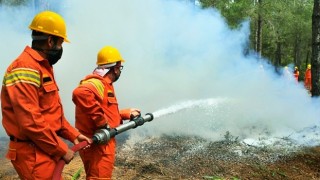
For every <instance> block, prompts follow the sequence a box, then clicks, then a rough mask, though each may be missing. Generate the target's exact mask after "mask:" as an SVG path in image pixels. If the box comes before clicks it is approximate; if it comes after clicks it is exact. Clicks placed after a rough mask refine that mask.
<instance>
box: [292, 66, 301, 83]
mask: <svg viewBox="0 0 320 180" xmlns="http://www.w3.org/2000/svg"><path fill="white" fill-rule="evenodd" d="M299 74H300V73H299V70H298V67H294V71H293V76H294V78H295V80H296V81H297V82H298V81H299Z"/></svg>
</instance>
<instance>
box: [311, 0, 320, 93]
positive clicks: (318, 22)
mask: <svg viewBox="0 0 320 180" xmlns="http://www.w3.org/2000/svg"><path fill="white" fill-rule="evenodd" d="M319 11H320V0H314V5H313V14H312V56H311V81H312V91H311V94H312V96H313V97H317V96H319V95H320V81H319V77H320V71H319V68H320V12H319Z"/></svg>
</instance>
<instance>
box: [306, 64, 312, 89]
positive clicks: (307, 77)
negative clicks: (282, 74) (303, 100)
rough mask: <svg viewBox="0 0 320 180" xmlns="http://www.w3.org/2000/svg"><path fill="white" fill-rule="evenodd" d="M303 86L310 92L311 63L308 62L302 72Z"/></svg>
mask: <svg viewBox="0 0 320 180" xmlns="http://www.w3.org/2000/svg"><path fill="white" fill-rule="evenodd" d="M304 86H305V88H306V89H307V90H308V91H309V92H311V89H312V82H311V64H308V66H307V69H306V72H305V74H304Z"/></svg>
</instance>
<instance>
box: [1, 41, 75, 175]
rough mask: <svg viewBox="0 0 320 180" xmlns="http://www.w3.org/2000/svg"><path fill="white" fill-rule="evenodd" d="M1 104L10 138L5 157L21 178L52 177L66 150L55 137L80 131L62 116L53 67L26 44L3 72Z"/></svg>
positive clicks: (62, 142) (71, 138)
mask: <svg viewBox="0 0 320 180" xmlns="http://www.w3.org/2000/svg"><path fill="white" fill-rule="evenodd" d="M1 106H2V124H3V127H4V129H5V131H6V133H7V134H8V136H10V140H11V141H10V143H9V150H8V152H7V154H6V158H8V159H9V160H11V162H12V164H13V166H14V168H15V170H16V171H17V173H18V174H19V176H20V178H21V179H28V180H29V179H51V178H52V173H53V170H54V168H55V165H56V162H57V161H58V160H59V159H60V158H61V157H62V156H64V155H65V154H66V153H67V150H68V146H67V144H66V143H65V142H64V141H63V140H62V139H60V138H59V137H58V136H61V137H63V138H65V139H67V140H69V141H73V140H74V139H76V137H77V136H78V135H79V134H80V133H79V132H78V131H77V130H76V129H75V128H73V127H72V126H71V125H70V124H69V123H68V121H67V120H66V118H65V117H64V113H63V108H62V104H61V101H60V97H59V93H58V86H57V84H56V82H55V80H54V76H53V68H52V67H51V66H50V65H49V63H48V61H47V60H45V59H43V57H42V56H41V55H40V54H39V53H38V52H37V51H35V50H33V49H31V48H30V47H29V46H27V47H26V48H25V49H24V51H23V52H22V54H21V55H20V56H19V57H18V58H17V59H16V60H15V61H13V62H12V64H11V65H10V66H9V67H8V69H7V71H6V73H5V76H4V79H3V83H2V90H1Z"/></svg>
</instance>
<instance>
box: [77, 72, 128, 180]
mask: <svg viewBox="0 0 320 180" xmlns="http://www.w3.org/2000/svg"><path fill="white" fill-rule="evenodd" d="M72 100H73V102H74V104H75V105H76V125H75V126H76V128H77V129H78V130H79V131H80V133H82V134H84V135H85V136H87V137H92V136H93V134H94V132H95V131H96V130H98V129H100V128H101V127H104V126H105V125H107V124H108V125H109V126H110V128H115V127H117V126H119V125H120V124H121V123H122V120H123V119H129V118H130V111H127V110H123V111H119V109H118V102H117V98H116V95H115V92H114V88H113V84H112V82H111V80H110V79H108V78H107V77H106V78H103V77H100V76H98V75H94V74H92V75H88V76H87V77H85V78H84V79H83V80H82V81H81V82H80V85H79V86H78V87H77V88H76V89H75V90H74V91H73V97H72ZM115 153H116V141H115V138H111V140H110V141H109V142H108V143H107V144H105V145H104V144H99V145H97V144H92V145H91V147H90V148H89V149H85V150H80V152H79V154H80V156H81V159H82V161H83V164H84V168H85V171H86V174H87V179H111V177H112V171H113V168H114V162H115Z"/></svg>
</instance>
